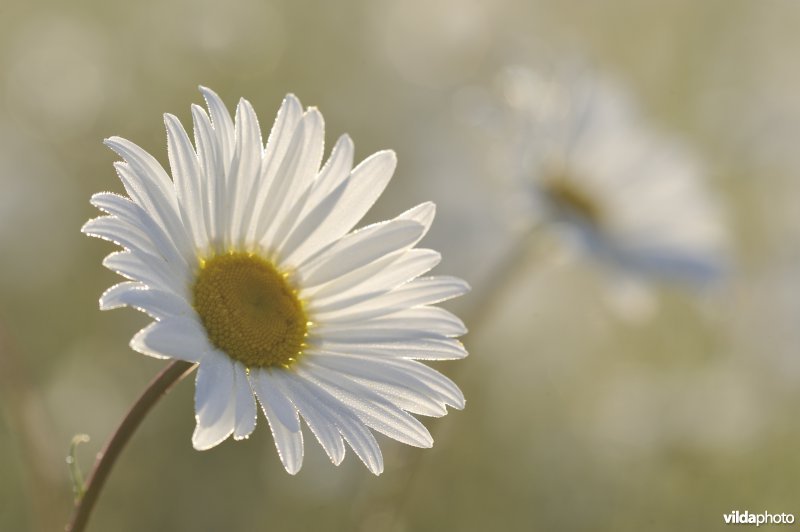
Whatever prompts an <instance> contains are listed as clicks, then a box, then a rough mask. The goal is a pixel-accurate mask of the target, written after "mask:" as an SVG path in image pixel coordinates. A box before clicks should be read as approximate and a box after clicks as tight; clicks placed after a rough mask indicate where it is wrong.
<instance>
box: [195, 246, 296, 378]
mask: <svg viewBox="0 0 800 532" xmlns="http://www.w3.org/2000/svg"><path fill="white" fill-rule="evenodd" d="M192 292H193V297H194V301H193V303H194V308H195V310H197V313H198V314H199V315H200V319H201V320H202V322H203V326H204V327H205V328H206V332H207V333H208V337H209V339H210V340H211V342H212V343H213V344H214V346H215V347H217V348H218V349H220V350H222V351H224V352H225V353H227V354H228V356H230V357H231V358H234V359H236V360H238V361H240V362H242V363H243V364H245V365H246V366H247V367H253V366H255V367H264V366H289V365H291V364H292V363H293V362H294V361H295V360H296V359H297V357H298V355H300V353H301V352H302V350H303V347H304V343H303V342H304V340H305V337H306V333H307V321H308V320H307V318H306V314H305V311H304V310H303V304H302V302H301V301H300V300H299V299H298V297H297V291H296V290H294V289H293V288H292V287H291V285H290V284H289V283H288V282H287V279H286V276H284V275H282V274H281V273H280V272H278V270H276V269H275V266H273V265H272V263H270V262H269V261H266V260H264V259H262V258H261V257H258V256H256V255H251V254H249V253H228V254H225V255H217V256H215V257H212V258H211V259H208V260H206V261H204V262H203V263H202V265H201V268H200V273H199V274H198V275H197V280H196V281H195V283H194V287H193V289H192Z"/></svg>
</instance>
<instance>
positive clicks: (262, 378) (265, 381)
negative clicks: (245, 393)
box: [250, 368, 300, 432]
mask: <svg viewBox="0 0 800 532" xmlns="http://www.w3.org/2000/svg"><path fill="white" fill-rule="evenodd" d="M282 375H283V371H281V370H275V371H273V370H270V369H261V368H253V369H251V370H250V382H251V383H252V384H253V390H254V391H255V392H256V396H257V397H258V400H259V402H260V403H261V405H262V406H265V405H270V408H271V409H272V411H273V413H274V415H275V416H276V418H277V420H278V421H280V423H281V424H282V425H284V426H285V427H287V428H288V430H289V431H291V432H298V431H299V430H300V422H299V421H298V419H297V409H296V408H295V407H294V406H293V405H292V403H291V402H290V401H289V400H288V399H287V398H286V396H285V395H284V394H283V392H281V388H280V386H279V384H278V380H279V379H281V378H283V377H282Z"/></svg>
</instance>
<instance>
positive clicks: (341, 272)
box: [83, 88, 469, 474]
mask: <svg viewBox="0 0 800 532" xmlns="http://www.w3.org/2000/svg"><path fill="white" fill-rule="evenodd" d="M201 91H202V93H203V96H204V97H205V100H206V103H207V104H208V109H209V113H206V111H205V109H203V108H202V107H199V106H193V107H192V117H193V119H194V146H193V145H192V143H191V142H190V140H189V138H188V136H187V134H186V132H185V130H184V129H183V127H182V126H181V124H180V122H179V121H178V119H177V118H175V117H174V116H172V115H169V114H168V115H165V122H166V127H167V145H168V151H169V162H170V167H171V170H172V172H171V173H172V179H170V177H169V175H168V174H167V172H166V171H165V170H164V169H163V168H162V166H161V165H160V164H159V163H158V162H157V161H156V160H155V159H154V158H153V157H152V156H151V155H149V154H148V153H146V152H145V151H143V150H142V149H141V148H140V147H138V146H136V145H135V144H133V143H131V142H129V141H127V140H124V139H121V138H117V137H113V138H110V139H108V140H107V141H106V144H107V145H108V146H109V147H111V149H113V150H114V151H115V152H117V154H119V155H120V157H122V158H123V159H124V162H117V163H116V164H115V167H116V170H117V173H118V174H119V177H120V179H121V180H122V182H123V184H124V186H125V190H126V191H127V193H128V195H129V197H123V196H119V195H116V194H112V193H107V192H105V193H100V194H95V195H94V196H92V204H93V205H95V206H96V207H97V208H99V209H101V210H103V211H105V212H106V213H108V216H102V217H99V218H95V219H93V220H90V221H89V222H88V223H87V224H86V225H85V226H84V227H83V232H84V233H86V234H88V235H91V236H96V237H100V238H104V239H107V240H110V241H112V242H115V243H117V244H119V245H120V246H122V247H124V248H125V251H120V252H115V253H112V254H110V255H109V256H108V257H106V259H105V261H104V262H103V264H104V265H105V266H106V267H107V268H109V269H111V270H113V271H115V272H117V273H119V274H120V275H123V276H125V277H127V278H128V279H130V281H126V282H122V283H120V284H117V285H115V286H113V287H111V288H110V289H108V290H107V291H106V292H105V293H104V294H103V296H102V297H101V298H100V307H101V309H103V310H105V309H111V308H116V307H120V306H126V305H127V306H130V307H134V308H136V309H138V310H141V311H144V312H146V313H147V314H149V315H150V316H151V317H153V318H154V319H155V321H154V322H153V323H151V324H150V325H148V326H147V327H145V328H144V329H142V330H141V331H139V333H137V334H136V335H135V336H134V338H133V339H132V340H131V347H132V348H133V349H135V350H136V351H139V352H141V353H144V354H146V355H150V356H154V357H156V358H172V359H178V360H185V361H189V362H194V363H197V364H198V370H197V381H196V389H195V412H196V416H195V417H196V421H197V426H196V429H195V431H194V435H193V437H192V443H193V444H194V447H195V448H196V449H199V450H203V449H209V448H211V447H214V446H215V445H217V444H219V443H220V442H222V441H223V440H225V439H227V438H228V437H229V436H230V435H233V437H234V439H237V440H238V439H243V438H247V437H248V436H249V435H250V434H251V433H252V431H253V430H254V428H255V425H256V417H257V414H256V401H258V403H260V405H261V408H262V410H263V412H264V414H265V416H266V418H267V421H268V422H269V426H270V429H271V430H272V435H273V437H274V440H275V445H276V447H277V449H278V454H279V455H280V459H281V461H282V463H283V465H284V467H285V468H286V470H287V471H288V472H289V473H292V474H294V473H296V472H297V471H298V470H299V469H300V466H301V465H302V461H303V432H302V430H301V424H300V420H301V419H302V420H304V422H305V424H306V425H308V427H309V428H310V429H311V432H312V433H313V434H314V436H316V438H317V440H319V442H320V444H321V445H322V447H323V449H324V450H325V452H326V453H327V454H328V456H329V457H330V459H331V461H332V462H333V463H334V464H336V465H338V464H339V463H341V461H342V459H343V458H344V455H345V446H344V442H345V441H346V442H347V443H348V444H349V446H350V447H351V448H352V449H353V451H354V452H355V453H356V454H357V455H358V457H359V458H360V459H361V460H362V461H363V462H364V464H366V466H367V467H368V468H369V470H370V471H372V472H373V473H375V474H379V473H381V471H382V470H383V459H382V456H381V451H380V449H379V448H378V444H377V443H376V440H375V438H374V436H373V434H372V432H371V431H370V430H369V429H374V430H376V431H378V432H381V433H383V434H385V435H387V436H389V437H391V438H394V439H396V440H398V441H401V442H403V443H407V444H410V445H414V446H418V447H430V446H431V445H432V443H433V440H432V439H431V436H430V434H429V433H428V431H427V430H426V428H425V427H424V426H423V425H422V424H421V423H420V422H419V421H418V420H417V419H416V418H414V417H413V416H412V415H410V413H413V414H422V415H429V416H442V415H444V414H446V406H448V405H449V406H452V407H455V408H463V406H464V398H463V396H462V394H461V392H460V390H459V389H458V387H456V385H455V384H453V382H452V381H450V380H449V379H448V378H447V377H445V376H443V375H441V374H440V373H438V372H437V371H434V370H433V369H431V368H429V367H428V366H426V365H425V364H423V363H421V362H419V360H446V359H458V358H462V357H464V356H466V355H467V353H466V351H465V350H464V347H463V346H462V344H461V343H460V342H459V341H458V340H456V339H455V338H456V337H458V336H460V335H462V334H464V332H465V331H466V329H465V327H464V325H463V323H462V322H461V321H460V320H459V319H458V318H457V317H456V316H454V315H453V314H451V313H449V312H448V311H446V310H444V309H442V308H439V307H436V306H433V304H434V303H437V302H440V301H443V300H446V299H449V298H452V297H456V296H460V295H462V294H464V293H465V292H467V291H468V289H469V287H468V286H467V284H466V283H465V282H464V281H462V280H460V279H456V278H453V277H446V276H434V277H420V276H421V275H423V274H424V273H426V272H427V271H428V270H430V269H431V268H433V267H434V266H435V265H436V264H437V263H438V262H439V259H440V256H439V254H438V253H437V252H436V251H433V250H430V249H417V248H415V247H414V246H415V245H416V244H417V242H419V240H420V239H421V238H422V237H423V236H424V235H425V233H426V232H427V231H428V228H429V227H430V225H431V222H432V220H433V217H434V205H433V204H432V203H424V204H422V205H419V206H417V207H414V208H413V209H410V210H408V211H406V212H404V213H402V214H401V215H399V216H398V217H397V218H395V219H393V220H390V221H386V222H381V223H376V224H374V225H369V226H367V227H364V228H362V229H359V230H357V231H354V232H351V230H352V229H353V226H354V225H355V224H356V223H357V222H358V221H359V220H360V219H361V218H362V216H363V215H364V214H365V213H366V211H367V210H368V209H369V208H370V207H371V206H372V205H373V203H374V202H375V201H376V199H377V198H378V196H379V195H380V194H381V193H382V191H383V190H384V188H385V187H386V185H387V183H388V181H389V179H390V178H391V176H392V174H393V172H394V169H395V164H396V159H395V155H394V153H393V152H391V151H382V152H379V153H376V154H374V155H372V156H371V157H369V158H367V159H366V160H364V161H363V162H361V163H360V164H359V165H358V166H356V167H355V168H352V166H353V143H352V141H351V140H350V138H349V137H348V136H346V135H344V136H342V137H341V138H339V140H338V142H337V143H336V145H335V146H334V148H333V150H332V152H331V154H330V157H329V159H328V160H327V162H326V163H325V165H324V166H322V168H321V169H320V163H321V159H322V155H323V138H324V125H323V120H322V115H321V114H320V113H319V112H318V111H317V110H316V109H315V108H309V109H307V110H305V111H304V110H303V108H302V106H301V105H300V102H299V101H298V100H297V98H295V97H294V96H292V95H289V96H287V97H286V98H285V99H284V101H283V104H282V105H281V108H280V110H279V111H278V115H277V117H276V119H275V123H274V126H273V128H272V131H271V133H270V135H269V138H268V140H267V142H266V146H264V145H263V144H262V140H261V131H260V127H259V124H258V120H257V118H256V115H255V112H254V111H253V108H252V106H251V105H250V103H249V102H247V101H246V100H244V99H243V100H240V102H239V105H238V107H237V109H236V116H235V120H233V119H232V118H231V116H230V114H229V113H228V111H227V110H226V108H225V106H224V105H223V103H222V101H221V100H220V99H219V97H218V96H217V95H216V94H215V93H214V92H212V91H211V90H209V89H206V88H201Z"/></svg>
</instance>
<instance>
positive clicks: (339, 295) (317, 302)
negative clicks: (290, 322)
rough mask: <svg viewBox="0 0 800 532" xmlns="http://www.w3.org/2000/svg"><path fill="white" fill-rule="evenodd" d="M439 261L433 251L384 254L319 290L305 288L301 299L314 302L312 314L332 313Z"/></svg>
mask: <svg viewBox="0 0 800 532" xmlns="http://www.w3.org/2000/svg"><path fill="white" fill-rule="evenodd" d="M441 259H442V256H441V255H440V254H439V253H438V252H436V251H434V250H432V249H409V250H406V251H404V252H401V254H399V255H392V256H388V255H387V256H386V257H384V258H382V259H378V260H376V261H375V262H373V263H371V264H370V265H368V266H366V267H363V268H359V269H358V270H355V271H352V272H350V273H348V274H346V275H343V276H341V277H339V278H337V279H333V280H332V281H330V282H329V283H327V284H324V285H321V286H320V287H312V288H310V289H305V290H304V292H303V296H304V297H307V298H308V299H309V300H310V301H313V308H314V309H315V311H318V312H326V313H329V314H333V312H332V311H335V310H337V309H343V308H349V307H352V306H353V305H355V304H357V303H361V302H363V301H366V300H368V299H371V298H373V297H375V296H377V295H379V294H384V293H386V292H389V291H390V290H393V289H395V288H397V287H398V286H400V285H401V284H403V283H406V282H408V281H410V280H411V279H414V278H416V277H418V276H420V275H422V274H424V273H426V272H427V271H429V270H430V269H431V268H433V267H434V266H436V265H437V264H439V261H441ZM332 318H333V317H332V316H329V319H332ZM334 321H336V320H334Z"/></svg>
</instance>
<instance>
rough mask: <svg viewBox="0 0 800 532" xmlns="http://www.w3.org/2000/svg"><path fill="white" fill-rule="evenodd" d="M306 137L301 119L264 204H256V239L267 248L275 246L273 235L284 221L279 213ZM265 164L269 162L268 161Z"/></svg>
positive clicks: (301, 153)
mask: <svg viewBox="0 0 800 532" xmlns="http://www.w3.org/2000/svg"><path fill="white" fill-rule="evenodd" d="M305 137H306V133H305V121H301V122H300V123H299V124H297V128H295V130H294V134H293V135H292V137H291V141H290V142H289V145H288V147H287V149H286V154H285V155H284V157H283V159H282V160H281V161H280V166H279V167H278V170H277V172H276V173H275V177H274V178H273V179H272V181H271V183H270V187H269V190H268V191H267V192H266V196H265V197H264V201H263V205H261V206H260V207H259V206H258V205H257V206H256V208H257V209H258V218H257V220H256V223H255V232H254V234H255V240H256V241H257V242H258V243H259V245H261V246H262V247H263V248H265V249H269V250H271V249H272V248H273V244H274V242H273V239H272V235H273V234H274V232H275V231H276V229H277V226H278V225H280V223H281V221H282V218H281V217H279V216H278V213H279V212H280V210H281V209H282V206H283V205H284V204H285V203H286V202H285V199H286V196H287V194H289V189H290V188H291V187H292V179H293V178H294V176H295V174H296V173H297V169H298V168H299V167H300V164H301V159H302V157H303V147H304V143H305ZM264 164H267V163H266V161H265V162H264Z"/></svg>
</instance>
